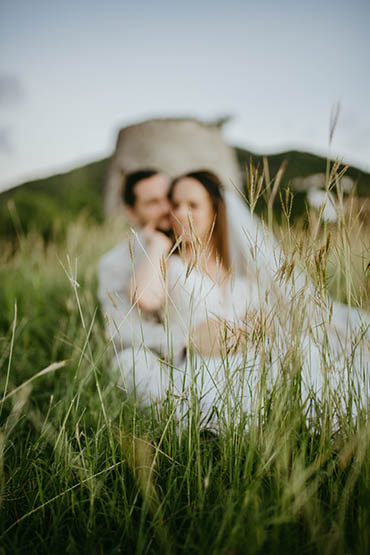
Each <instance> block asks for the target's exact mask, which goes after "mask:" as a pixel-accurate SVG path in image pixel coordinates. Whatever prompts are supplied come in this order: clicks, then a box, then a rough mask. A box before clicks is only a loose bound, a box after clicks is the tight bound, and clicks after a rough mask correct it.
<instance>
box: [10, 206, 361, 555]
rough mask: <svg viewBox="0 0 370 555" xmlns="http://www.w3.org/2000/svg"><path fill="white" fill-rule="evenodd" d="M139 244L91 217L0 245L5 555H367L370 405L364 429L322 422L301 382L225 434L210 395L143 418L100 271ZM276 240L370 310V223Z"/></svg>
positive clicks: (322, 282)
mask: <svg viewBox="0 0 370 555" xmlns="http://www.w3.org/2000/svg"><path fill="white" fill-rule="evenodd" d="M13 221H15V222H17V214H15V215H14V214H13ZM55 226H56V227H57V226H58V221H55ZM125 233H126V229H125V225H124V222H119V221H117V222H109V223H105V224H104V223H99V222H92V221H91V219H90V220H89V219H88V218H87V217H86V216H84V215H83V214H82V215H81V216H79V217H77V218H74V221H73V222H71V223H70V224H69V225H68V227H67V228H66V229H65V231H63V233H62V232H61V233H59V235H58V236H57V238H54V240H50V238H49V239H48V238H45V237H44V236H43V234H42V232H40V231H38V230H37V222H36V223H35V226H34V229H30V230H28V231H27V232H25V231H24V230H23V229H22V226H21V225H20V226H19V228H18V230H17V239H16V242H14V239H12V240H11V241H10V240H8V239H3V240H2V242H1V245H0V283H1V288H0V371H1V374H0V512H1V517H0V553H7V554H8V553H9V554H10V553H12V554H13V553H14V554H15V553H40V554H41V553H45V554H46V553H48V554H49V553H76V554H77V553H138V554H139V553H184V554H185V553H186V554H188V553H225V554H244V553H248V554H254V553H255V554H267V553H268V554H270V553H272V554H273V553H276V554H277V553H279V554H280V553H299V554H311V553H317V554H335V555H341V554H342V555H347V554H358V555H363V554H365V553H369V552H370V532H369V522H370V426H369V422H368V414H367V410H366V406H361V405H360V406H359V408H358V416H357V419H355V420H354V419H353V418H350V417H349V413H348V411H349V410H350V407H347V408H348V411H347V409H346V407H344V408H341V409H340V410H339V409H338V410H339V414H338V413H336V415H334V411H335V410H337V409H336V408H335V405H334V404H331V403H330V402H327V403H324V404H323V405H322V406H318V407H317V410H315V412H314V416H313V417H312V418H311V420H310V422H309V423H308V420H307V405H304V404H303V403H302V402H301V399H300V396H299V394H298V388H299V379H298V380H297V375H295V378H294V379H293V378H292V379H290V378H289V375H288V376H285V377H284V379H283V378H282V381H281V384H280V387H277V388H276V389H275V390H274V391H273V392H271V391H268V390H267V389H264V386H263V384H261V390H260V394H259V395H260V400H261V402H260V405H259V409H258V410H257V411H256V413H255V414H254V416H253V418H252V419H249V418H248V415H245V419H244V420H243V418H242V419H241V420H240V421H238V422H235V423H234V424H231V425H229V426H227V427H226V428H225V429H223V430H222V432H221V433H220V435H219V436H218V437H214V438H212V437H206V436H204V435H203V434H202V431H201V426H200V424H199V411H198V410H197V409H198V407H197V400H196V399H195V400H194V405H193V407H192V410H191V411H190V413H189V414H188V415H187V417H186V422H184V423H182V424H181V423H180V425H179V423H178V422H176V420H175V418H174V412H173V404H172V402H171V399H168V400H167V401H165V402H163V403H162V404H160V405H158V406H153V409H152V410H151V411H143V410H141V409H140V408H139V407H138V406H136V404H135V403H134V402H133V400H132V399H130V398H127V397H125V396H124V395H123V394H122V392H121V391H120V389H119V388H118V387H116V385H115V381H114V380H113V379H112V376H111V375H110V371H109V367H110V360H111V356H112V351H111V347H110V345H109V344H108V343H107V342H106V341H105V339H104V331H103V329H104V326H103V319H102V315H101V313H100V311H99V306H98V301H97V295H96V286H97V282H96V279H97V278H96V265H97V261H98V260H99V257H100V256H101V255H102V254H103V253H104V252H106V251H107V250H108V249H109V248H110V247H112V246H113V245H115V244H117V243H118V242H119V241H120V239H121V238H122V237H123V236H124V235H125ZM275 233H276V235H277V236H278V237H279V239H280V240H281V242H282V244H283V246H284V248H285V249H286V252H287V254H288V255H290V256H291V259H292V260H294V263H295V264H298V265H301V266H303V267H304V268H305V269H306V270H307V271H308V272H309V273H310V275H311V276H312V277H313V279H314V280H315V282H316V283H317V284H318V286H320V287H324V288H325V289H327V290H328V291H329V292H330V293H331V294H332V295H333V296H334V297H336V298H338V299H340V300H344V301H348V300H351V302H352V303H353V304H356V305H359V306H362V307H363V308H366V309H370V287H369V284H370V279H369V277H368V274H367V273H366V265H367V263H368V262H369V252H370V249H369V246H370V245H369V237H370V229H369V226H367V227H366V225H365V224H364V223H363V222H361V220H360V219H359V218H357V217H356V215H354V214H352V215H351V217H346V218H343V219H341V220H340V221H339V222H338V223H337V224H331V225H330V226H329V225H326V226H325V225H320V223H319V221H318V218H317V216H314V215H312V217H311V218H310V219H309V221H308V223H307V222H305V224H303V223H302V225H301V224H300V222H299V221H298V222H296V223H295V225H294V226H290V225H289V222H288V217H287V218H286V221H285V220H284V217H283V218H282V222H281V224H280V226H279V227H275ZM293 358H294V352H293V353H292V359H293ZM287 364H288V363H287ZM288 366H289V364H288ZM43 370H44V371H43ZM41 371H43V372H41ZM349 372H350V369H349ZM349 387H350V386H349ZM334 396H335V392H333V396H332V397H331V398H334ZM354 397H355V394H354ZM311 401H312V403H315V399H312V400H311ZM355 401H356V399H354V401H353V402H355ZM247 419H248V424H247V423H246V422H247ZM338 421H339V422H340V426H339V427H338V425H337V424H335V422H338Z"/></svg>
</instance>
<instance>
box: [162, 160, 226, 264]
mask: <svg viewBox="0 0 370 555" xmlns="http://www.w3.org/2000/svg"><path fill="white" fill-rule="evenodd" d="M184 178H191V179H195V180H196V181H198V182H199V183H200V184H201V185H203V187H204V188H205V190H206V191H207V192H208V194H209V196H210V198H211V201H212V204H213V209H214V212H215V221H214V226H213V228H212V237H211V239H212V241H213V244H214V247H215V249H216V255H217V257H218V259H219V261H220V263H221V264H222V266H223V267H224V268H225V270H229V269H230V253H229V242H228V229H227V221H226V205H225V201H224V198H223V194H222V192H223V185H222V183H221V180H220V179H219V177H218V176H217V175H216V174H214V173H213V172H211V171H209V170H197V171H194V172H189V173H187V174H184V175H181V176H179V177H176V178H175V179H174V180H173V181H172V183H171V187H170V190H169V194H168V197H169V199H170V200H172V194H173V191H174V188H175V186H176V183H178V182H179V181H180V180H181V179H184Z"/></svg>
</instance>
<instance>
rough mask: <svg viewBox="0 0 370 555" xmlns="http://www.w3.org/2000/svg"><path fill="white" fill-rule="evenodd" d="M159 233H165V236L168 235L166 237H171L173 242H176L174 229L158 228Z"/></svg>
mask: <svg viewBox="0 0 370 555" xmlns="http://www.w3.org/2000/svg"><path fill="white" fill-rule="evenodd" d="M156 229H157V231H160V232H161V233H164V235H166V237H169V238H170V239H171V240H172V241H173V242H175V234H174V232H173V229H172V227H170V229H161V228H160V227H157V228H156Z"/></svg>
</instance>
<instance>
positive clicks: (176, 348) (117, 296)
mask: <svg viewBox="0 0 370 555" xmlns="http://www.w3.org/2000/svg"><path fill="white" fill-rule="evenodd" d="M144 256H146V242H145V240H144V238H143V235H142V233H140V232H138V233H132V232H131V234H130V238H129V239H127V240H126V241H123V242H122V243H120V244H119V245H117V246H116V247H114V248H113V249H111V250H110V251H108V252H107V253H106V254H105V255H104V256H103V257H102V258H101V259H100V261H99V269H98V279H99V284H98V297H99V301H100V303H101V308H102V311H103V315H104V320H105V327H106V333H107V337H108V339H109V340H110V341H112V343H113V345H114V348H115V350H116V351H117V352H119V351H122V350H124V349H132V348H134V349H138V348H140V347H142V346H144V347H147V348H149V349H150V350H151V351H153V352H154V353H156V354H158V355H161V356H162V357H164V358H166V359H167V360H169V359H173V361H174V363H175V364H176V362H177V361H178V360H180V359H181V356H182V354H183V349H184V346H185V338H184V336H183V335H182V334H181V333H180V331H179V330H177V329H171V330H169V329H168V326H165V325H164V323H163V322H161V321H160V318H159V316H158V315H157V314H153V313H148V312H146V311H143V310H140V309H138V307H137V305H136V304H135V303H133V302H132V299H131V298H130V284H131V280H132V278H133V277H134V273H135V268H136V266H137V265H138V264H139V263H140V261H141V260H142V259H143V257H144ZM169 331H170V332H171V333H169Z"/></svg>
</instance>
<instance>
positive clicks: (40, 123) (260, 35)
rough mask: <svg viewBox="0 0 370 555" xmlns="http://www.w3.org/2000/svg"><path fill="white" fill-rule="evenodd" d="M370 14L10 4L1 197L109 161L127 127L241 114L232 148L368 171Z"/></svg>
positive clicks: (344, 9) (80, 2) (321, 9)
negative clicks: (299, 155) (294, 154)
mask: <svg viewBox="0 0 370 555" xmlns="http://www.w3.org/2000/svg"><path fill="white" fill-rule="evenodd" d="M369 16H370V3H369V2H368V1H367V0H354V1H353V2H351V3H349V2H347V1H344V0H336V1H334V0H327V1H324V2H319V1H317V0H313V1H311V2H310V3H304V2H296V1H293V0H292V1H282V2H273V1H260V2H258V3H257V2H249V1H241V0H240V1H238V0H230V1H229V2H227V3H226V2H221V1H217V0H213V1H212V2H211V1H209V0H205V1H203V2H201V3H199V2H196V1H194V0H190V1H188V2H186V3H184V2H183V3H179V2H169V1H158V2H155V3H152V2H143V1H141V2H140V1H139V2H126V1H115V0H108V1H106V2H104V3H102V2H95V1H91V0H90V1H87V0H75V1H73V2H71V1H70V2H68V1H67V2H47V1H46V0H34V1H33V2H29V1H26V0H15V1H14V0H2V1H1V3H0V51H1V57H0V166H1V173H0V191H1V190H5V189H7V188H10V187H12V186H14V185H17V184H19V183H22V182H24V181H26V180H31V179H36V178H40V177H43V176H47V175H52V174H54V173H57V172H62V171H67V170H70V169H72V168H74V167H76V166H81V165H83V164H87V163H90V162H93V161H95V160H98V159H102V158H105V157H107V156H109V155H110V154H111V153H112V152H113V150H114V147H115V142H116V137H117V132H118V130H119V128H121V127H123V126H126V125H129V124H132V123H136V122H137V121H140V120H143V119H146V118H152V117H162V116H167V117H168V116H172V117H175V116H176V117H177V116H187V117H196V118H200V119H204V120H207V121H209V120H215V119H217V118H220V117H224V116H231V119H230V120H229V121H228V123H227V124H226V125H225V126H224V135H225V137H226V139H227V141H228V142H229V143H230V144H233V145H237V146H240V147H243V148H246V149H248V150H250V151H253V152H255V153H265V154H273V153H277V152H282V151H286V150H289V149H293V148H294V149H298V150H303V151H308V152H311V153H315V154H319V155H321V156H326V155H330V156H331V157H332V158H335V157H337V156H338V157H340V158H342V159H343V160H344V162H346V163H350V164H351V165H355V166H357V167H358V168H360V169H362V170H365V171H369V170H370V156H369V154H370V110H369V98H370V75H369V71H368V57H369V52H370V35H369V33H368V27H369V22H370V17H369ZM339 104H340V110H339V117H338V122H337V126H336V130H335V134H334V138H333V141H332V144H331V146H329V125H330V117H331V114H332V117H333V115H335V113H337V114H338V106H339Z"/></svg>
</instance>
